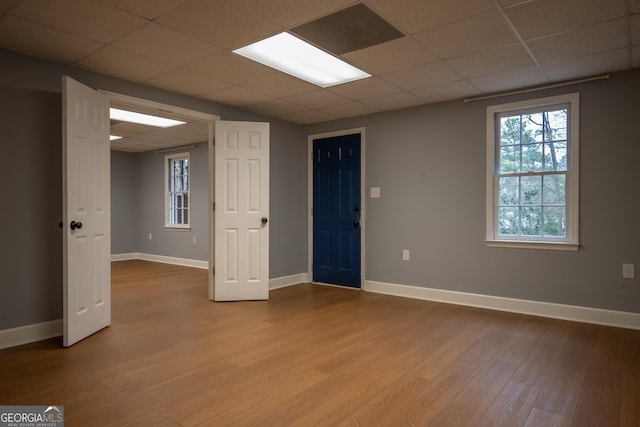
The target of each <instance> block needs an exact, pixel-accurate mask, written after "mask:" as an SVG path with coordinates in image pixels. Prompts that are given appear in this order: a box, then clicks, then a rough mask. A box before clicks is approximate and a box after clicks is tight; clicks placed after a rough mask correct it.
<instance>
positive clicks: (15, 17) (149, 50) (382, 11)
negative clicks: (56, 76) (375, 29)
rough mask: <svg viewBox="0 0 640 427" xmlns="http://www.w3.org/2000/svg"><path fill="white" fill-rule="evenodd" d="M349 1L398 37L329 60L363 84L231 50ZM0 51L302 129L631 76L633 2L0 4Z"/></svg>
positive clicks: (638, 34)
mask: <svg viewBox="0 0 640 427" xmlns="http://www.w3.org/2000/svg"><path fill="white" fill-rule="evenodd" d="M359 4H362V5H364V6H366V7H367V8H368V9H370V10H371V11H373V12H375V14H377V15H378V16H379V17H381V18H382V19H383V20H384V21H386V22H387V23H388V24H390V25H391V26H392V27H393V28H395V29H396V30H397V31H398V32H399V33H400V34H401V36H400V37H397V38H392V39H391V40H389V41H386V42H383V43H379V44H375V45H373V46H369V47H363V48H361V47H359V46H360V45H358V44H357V43H355V44H353V46H355V47H354V49H355V50H350V48H349V47H347V48H346V49H347V50H348V51H341V52H340V54H339V56H340V57H341V58H342V59H344V60H346V61H347V62H349V63H351V64H353V65H355V66H357V67H359V68H361V69H363V70H364V71H367V72H368V73H370V74H372V75H373V77H371V78H368V79H365V80H360V81H356V82H351V83H346V84H343V85H338V86H334V87H331V88H327V89H320V88H318V87H316V86H314V85H312V84H310V83H307V82H304V81H301V80H298V79H296V78H294V77H290V76H288V75H286V74H283V73H280V72H278V71H275V70H272V69H269V68H267V67H265V66H263V65H260V64H257V63H253V62H251V61H250V60H248V59H245V58H243V57H240V56H238V55H235V54H233V53H232V52H231V51H232V50H233V49H236V48H238V47H241V46H244V45H246V44H248V43H251V42H254V41H257V40H260V39H263V38H265V37H268V36H271V35H274V34H276V33H279V32H281V31H292V30H294V29H296V28H298V30H299V29H300V28H303V29H304V28H309V27H313V22H314V21H316V20H318V19H320V18H324V17H327V16H328V15H331V14H333V13H336V12H339V11H342V10H344V9H347V8H349V7H352V6H356V5H359ZM346 46H352V45H351V44H349V43H347V44H346ZM0 47H2V48H4V49H8V50H13V51H17V52H22V53H25V54H27V55H31V56H36V57H41V58H45V59H50V60H55V61H59V62H64V63H69V64H73V65H75V66H78V67H81V68H86V69H90V70H93V71H96V72H99V73H104V74H108V75H112V76H115V77H119V78H122V79H126V80H130V81H135V82H140V83H144V84H146V85H150V86H156V87H159V88H163V89H167V90H171V91H175V92H179V93H183V94H187V95H192V96H195V97H198V98H203V99H206V100H211V101H215V102H218V103H222V104H227V105H231V106H236V107H239V108H242V109H245V110H250V111H254V112H257V113H260V114H264V115H266V116H270V117H275V118H279V119H282V120H286V121H290V122H293V123H298V124H312V123H319V122H323V121H329V120H334V119H338V118H345V117H352V116H358V115H362V114H368V113H374V112H378V111H387V110H394V109H400V108H405V107H411V106H416V105H421V104H427V103H433V102H439V101H444V100H452V99H461V98H466V97H473V96H480V95H483V94H490V93H495V92H501V91H507V90H512V89H517V88H523V87H529V86H536V85H542V84H548V83H553V82H558V81H565V80H569V79H577V78H584V77H588V76H593V75H597V74H601V73H609V72H615V71H621V70H628V69H631V68H634V67H640V0H606V1H605V0H562V1H558V0H527V1H519V0H429V1H426V0H364V1H360V2H354V1H349V0H270V1H258V0H216V1H214V0H209V1H207V0H162V1H158V0H55V1H54V0H3V1H2V2H0ZM176 132H177V130H176Z"/></svg>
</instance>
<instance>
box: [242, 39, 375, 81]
mask: <svg viewBox="0 0 640 427" xmlns="http://www.w3.org/2000/svg"><path fill="white" fill-rule="evenodd" d="M233 52H234V53H237V54H238V55H242V56H244V57H245V58H249V59H252V60H254V61H256V62H259V63H261V64H264V65H266V66H269V67H271V68H275V69H276V70H280V71H282V72H284V73H287V74H290V75H292V76H294V77H297V78H299V79H302V80H305V81H308V82H309V83H313V84H315V85H317V86H320V87H323V88H325V87H330V86H335V85H339V84H341V83H347V82H352V81H354V80H360V79H364V78H366V77H371V74H368V73H366V72H364V71H362V70H360V69H358V68H356V67H354V66H352V65H350V64H347V63H346V62H344V61H343V60H341V59H339V58H337V57H335V56H333V55H331V54H329V53H327V52H325V51H323V50H321V49H318V48H317V47H315V46H313V45H311V44H309V43H307V42H305V41H303V40H301V39H299V38H297V37H295V36H293V35H291V34H289V33H286V32H285V33H280V34H276V35H275V36H271V37H269V38H266V39H264V40H260V41H258V42H255V43H252V44H250V45H247V46H245V47H242V48H240V49H236V50H234V51H233Z"/></svg>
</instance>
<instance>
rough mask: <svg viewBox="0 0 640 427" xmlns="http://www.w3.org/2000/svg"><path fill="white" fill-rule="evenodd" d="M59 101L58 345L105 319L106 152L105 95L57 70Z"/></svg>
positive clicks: (107, 256)
mask: <svg viewBox="0 0 640 427" xmlns="http://www.w3.org/2000/svg"><path fill="white" fill-rule="evenodd" d="M62 104H63V105H62V115H63V117H62V149H63V153H62V168H63V170H62V179H63V183H62V198H63V201H62V209H63V212H62V218H63V239H62V241H63V292H64V295H63V315H64V334H63V345H64V346H65V347H68V346H70V345H72V344H74V343H76V342H78V341H80V340H82V339H83V338H86V337H87V336H89V335H91V334H93V333H94V332H97V331H99V330H100V329H102V328H104V327H106V326H108V325H109V324H110V323H111V269H110V268H111V263H110V257H111V217H110V214H111V213H110V201H111V194H110V187H111V186H110V170H109V168H110V154H111V153H110V147H109V145H110V144H109V127H110V124H109V98H108V97H107V96H106V95H103V94H100V93H98V92H97V91H95V90H93V89H91V88H89V87H86V86H84V85H82V84H81V83H79V82H77V81H75V80H73V79H71V78H69V77H67V76H63V78H62ZM72 224H73V227H72ZM80 224H81V226H80Z"/></svg>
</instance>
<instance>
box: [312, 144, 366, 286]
mask: <svg viewBox="0 0 640 427" xmlns="http://www.w3.org/2000/svg"><path fill="white" fill-rule="evenodd" d="M360 213H361V201H360V134H354V135H344V136H336V137H330V138H322V139H316V140H314V141H313V281H315V282H322V283H331V284H335V285H344V286H351V287H355V288H359V287H360V232H361V229H360Z"/></svg>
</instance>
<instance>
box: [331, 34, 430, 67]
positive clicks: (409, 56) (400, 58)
mask: <svg viewBox="0 0 640 427" xmlns="http://www.w3.org/2000/svg"><path fill="white" fill-rule="evenodd" d="M342 57H343V58H344V59H345V60H346V61H347V62H349V63H350V64H352V65H355V66H356V67H358V68H361V69H362V70H364V71H366V72H368V73H372V74H385V73H390V72H392V71H396V70H400V69H403V68H412V67H415V66H418V65H422V64H428V63H430V62H434V61H436V60H437V59H438V58H436V57H435V56H433V55H432V54H431V53H429V52H428V51H427V50H426V49H425V48H424V47H422V46H420V44H419V43H417V42H416V41H415V40H413V39H412V38H409V37H402V38H399V39H395V40H392V41H390V42H387V43H382V44H379V45H376V46H371V47H368V48H365V49H360V50H356V51H355V52H350V53H346V54H344V55H342Z"/></svg>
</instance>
